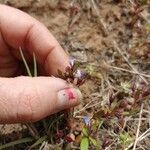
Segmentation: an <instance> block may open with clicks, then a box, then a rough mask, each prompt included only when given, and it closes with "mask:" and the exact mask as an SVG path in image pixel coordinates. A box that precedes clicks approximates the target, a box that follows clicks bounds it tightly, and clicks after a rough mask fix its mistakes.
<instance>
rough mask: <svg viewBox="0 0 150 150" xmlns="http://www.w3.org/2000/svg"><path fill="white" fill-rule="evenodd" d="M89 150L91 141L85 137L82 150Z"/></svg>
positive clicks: (81, 146)
mask: <svg viewBox="0 0 150 150" xmlns="http://www.w3.org/2000/svg"><path fill="white" fill-rule="evenodd" d="M88 148H89V139H88V138H87V137H83V138H82V140H81V143H80V149H81V150H88Z"/></svg>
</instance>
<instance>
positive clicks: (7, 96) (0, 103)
mask: <svg viewBox="0 0 150 150" xmlns="http://www.w3.org/2000/svg"><path fill="white" fill-rule="evenodd" d="M81 98H82V95H81V92H80V91H79V90H78V89H76V88H73V87H69V85H68V84H67V83H66V82H65V81H64V80H62V79H59V78H55V77H34V78H31V77H23V76H22V77H16V78H0V123H18V122H33V121H37V120H40V119H42V118H44V117H46V116H48V115H50V114H53V113H56V112H58V111H60V110H64V109H67V108H70V107H73V106H76V105H78V104H79V102H80V100H81Z"/></svg>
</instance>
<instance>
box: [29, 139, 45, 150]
mask: <svg viewBox="0 0 150 150" xmlns="http://www.w3.org/2000/svg"><path fill="white" fill-rule="evenodd" d="M46 138H47V136H43V137H41V138H39V139H38V140H37V141H36V142H35V143H34V144H33V145H31V146H30V149H32V148H34V147H36V146H37V145H39V144H41V143H42V142H43V141H45V140H46Z"/></svg>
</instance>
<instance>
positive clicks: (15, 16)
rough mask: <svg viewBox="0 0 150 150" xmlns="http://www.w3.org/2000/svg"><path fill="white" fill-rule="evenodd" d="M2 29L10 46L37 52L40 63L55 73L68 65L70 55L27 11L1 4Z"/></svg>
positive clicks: (0, 23)
mask: <svg viewBox="0 0 150 150" xmlns="http://www.w3.org/2000/svg"><path fill="white" fill-rule="evenodd" d="M0 31H1V34H2V36H3V38H4V40H5V42H6V44H7V45H8V46H9V47H12V48H14V49H18V50H19V47H22V48H23V49H24V50H27V51H28V52H29V53H30V54H31V55H32V54H33V52H34V53H35V56H36V59H37V61H38V63H39V64H42V65H43V66H44V69H45V70H46V71H47V72H48V73H49V74H53V75H55V74H56V73H57V70H58V69H60V70H62V71H64V70H65V68H66V66H68V55H67V54H66V53H65V52H64V50H63V49H62V47H61V46H60V45H59V43H58V42H57V40H56V39H55V38H54V37H53V35H52V34H51V33H50V32H49V30H48V29H47V28H46V27H45V26H44V25H43V24H41V23H40V22H39V21H37V20H36V19H34V18H33V17H31V16H29V15H27V14H26V13H24V12H22V11H20V10H17V9H15V8H11V7H9V6H5V5H0Z"/></svg>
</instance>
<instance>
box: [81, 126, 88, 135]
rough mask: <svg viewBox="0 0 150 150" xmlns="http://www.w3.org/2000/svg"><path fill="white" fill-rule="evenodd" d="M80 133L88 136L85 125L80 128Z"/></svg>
mask: <svg viewBox="0 0 150 150" xmlns="http://www.w3.org/2000/svg"><path fill="white" fill-rule="evenodd" d="M82 133H83V134H84V135H85V136H88V129H87V128H86V127H84V128H83V129H82Z"/></svg>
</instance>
